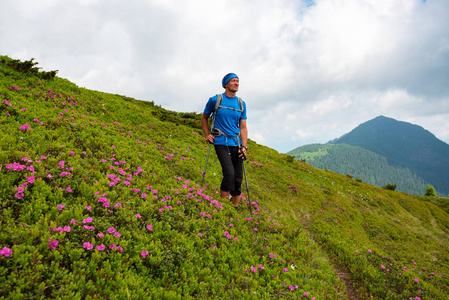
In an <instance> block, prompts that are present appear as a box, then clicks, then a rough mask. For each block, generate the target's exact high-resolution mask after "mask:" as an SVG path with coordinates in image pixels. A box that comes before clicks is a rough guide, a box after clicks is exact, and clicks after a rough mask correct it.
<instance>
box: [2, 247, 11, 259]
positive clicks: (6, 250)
mask: <svg viewBox="0 0 449 300" xmlns="http://www.w3.org/2000/svg"><path fill="white" fill-rule="evenodd" d="M11 255H12V249H10V248H8V247H3V248H2V249H1V250H0V256H6V257H9V256H11Z"/></svg>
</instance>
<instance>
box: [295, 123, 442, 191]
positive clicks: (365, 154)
mask: <svg viewBox="0 0 449 300" xmlns="http://www.w3.org/2000/svg"><path fill="white" fill-rule="evenodd" d="M333 145H334V146H335V148H333V147H334V146H333ZM336 145H339V147H336ZM342 145H348V146H346V147H345V146H342ZM352 147H358V148H360V149H357V148H352ZM314 148H317V146H316V145H315V146H314ZM318 148H322V149H326V151H327V154H328V155H319V156H317V157H316V158H315V157H314V156H313V155H312V154H310V152H312V153H313V152H314V150H313V149H312V151H311V150H310V149H311V148H310V147H308V146H303V147H299V148H296V149H294V150H292V151H290V152H289V154H291V155H294V156H296V157H298V158H302V159H305V157H308V158H309V159H308V160H307V161H308V162H309V163H310V164H312V165H313V166H316V167H320V168H323V167H324V168H327V169H329V170H333V171H335V172H338V173H340V174H351V175H354V176H356V177H359V178H361V179H362V180H364V181H367V182H369V183H371V184H374V185H377V186H383V185H385V184H388V183H390V184H396V185H397V188H398V190H402V191H405V192H408V193H414V194H424V192H425V187H426V185H427V184H430V185H432V186H434V187H435V189H436V190H437V192H438V193H439V194H442V195H447V194H448V193H449V173H448V172H447V170H448V169H449V145H448V144H446V143H444V142H442V141H441V140H439V139H437V138H436V137H435V136H434V135H433V134H432V133H430V132H429V131H427V130H425V129H424V128H422V127H420V126H418V125H414V124H410V123H407V122H401V121H397V120H394V119H392V118H387V117H384V116H379V117H377V118H375V119H373V120H370V121H368V122H365V123H363V124H361V125H359V126H358V127H356V128H355V129H354V130H352V131H351V132H349V133H347V134H345V135H343V136H342V137H340V138H338V139H335V140H333V141H330V142H329V143H327V144H326V146H324V145H323V146H320V147H318ZM342 149H345V150H344V151H343V150H342ZM362 149H363V150H365V151H363V150H362ZM355 152H356V153H358V155H357V156H355V155H354V153H355ZM376 155H377V157H378V159H380V161H379V162H378V163H374V164H373V163H372V162H373V159H372V158H373V157H376Z"/></svg>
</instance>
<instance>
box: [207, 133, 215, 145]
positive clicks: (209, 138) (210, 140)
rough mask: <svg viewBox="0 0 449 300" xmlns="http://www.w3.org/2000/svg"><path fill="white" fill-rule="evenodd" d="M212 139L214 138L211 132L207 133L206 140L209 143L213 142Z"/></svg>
mask: <svg viewBox="0 0 449 300" xmlns="http://www.w3.org/2000/svg"><path fill="white" fill-rule="evenodd" d="M214 139H215V136H214V135H212V134H208V135H207V136H206V142H209V143H211V144H213V143H214Z"/></svg>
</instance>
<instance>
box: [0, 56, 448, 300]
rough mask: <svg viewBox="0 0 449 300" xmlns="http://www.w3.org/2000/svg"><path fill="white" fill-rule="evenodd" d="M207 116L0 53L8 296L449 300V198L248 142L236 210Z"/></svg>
mask: <svg viewBox="0 0 449 300" xmlns="http://www.w3.org/2000/svg"><path fill="white" fill-rule="evenodd" d="M200 120H201V119H200V115H199V114H196V113H180V112H175V111H169V110H166V109H164V108H162V107H160V106H158V105H156V104H155V103H154V102H149V101H141V100H136V99H132V98H129V97H126V96H122V95H112V94H108V93H103V92H99V91H93V90H88V89H84V88H81V87H78V86H77V85H75V84H73V83H71V82H70V81H68V80H66V79H63V78H59V77H57V76H56V73H55V72H53V73H52V72H42V71H40V70H36V67H35V65H34V63H33V62H32V61H31V62H30V61H28V62H21V61H17V60H13V59H11V58H9V57H6V56H0V226H1V230H0V298H1V299H31V298H59V299H195V298H205V299H303V300H305V299H313V298H315V299H385V298H388V299H400V298H403V299H404V298H405V299H409V298H413V299H416V297H422V298H425V299H446V298H447V296H448V295H449V288H448V286H449V278H448V275H447V274H449V261H448V257H449V253H448V251H449V250H448V249H449V248H448V247H447V245H448V244H449V238H448V236H449V235H448V233H449V199H448V198H442V197H424V196H416V195H409V194H405V193H400V192H395V191H391V190H385V189H381V188H378V187H375V186H373V185H370V184H367V183H365V182H359V181H356V180H353V179H351V178H348V177H347V176H342V175H339V174H336V173H334V172H331V171H327V170H322V169H316V168H314V167H312V166H310V165H309V164H307V163H305V162H301V161H297V160H295V159H294V157H293V156H289V155H286V154H279V153H278V152H277V151H275V150H273V149H270V148H268V147H265V146H263V145H259V144H257V143H255V142H254V141H249V143H248V147H249V150H248V160H247V161H246V162H245V170H246V174H247V179H248V182H247V183H248V189H247V188H246V183H244V185H243V198H242V200H241V205H240V207H239V209H238V210H235V209H234V208H233V205H232V204H230V203H229V202H228V201H227V200H225V199H221V198H219V194H218V188H219V186H220V180H221V176H220V173H221V167H220V164H219V162H218V160H217V159H216V157H215V155H213V154H211V155H210V157H209V159H208V165H207V172H206V174H205V175H206V176H205V177H204V176H203V174H202V172H203V171H204V167H205V163H206V160H207V157H208V156H207V153H208V146H209V145H208V144H206V143H205V141H204V137H203V135H202V132H201V128H200ZM203 178H204V186H201V184H200V182H201V181H202V179H203ZM249 203H251V207H252V211H253V213H251V212H250V210H249Z"/></svg>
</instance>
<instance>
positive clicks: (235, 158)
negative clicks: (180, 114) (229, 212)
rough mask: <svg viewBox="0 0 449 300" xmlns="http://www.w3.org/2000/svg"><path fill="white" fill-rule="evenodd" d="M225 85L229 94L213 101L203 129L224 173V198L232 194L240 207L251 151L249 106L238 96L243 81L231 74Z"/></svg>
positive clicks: (203, 122) (204, 115) (222, 189)
mask: <svg viewBox="0 0 449 300" xmlns="http://www.w3.org/2000/svg"><path fill="white" fill-rule="evenodd" d="M221 83H222V86H223V88H224V89H225V92H224V93H223V94H219V95H215V96H213V97H211V98H209V101H208V102H207V104H206V107H205V108H204V112H203V114H202V116H201V127H202V128H203V132H204V136H205V138H206V141H207V142H209V143H212V144H214V148H215V152H216V153H217V157H218V160H219V161H220V164H221V168H222V171H223V179H222V181H221V185H220V197H221V198H228V197H229V195H231V196H232V197H231V202H232V204H234V207H236V208H237V207H238V205H239V199H240V195H241V193H242V190H241V185H242V180H243V170H242V165H243V160H244V159H246V150H247V149H248V148H247V146H246V145H247V139H248V129H247V128H246V104H245V102H244V101H243V100H242V99H240V98H238V97H237V96H236V95H235V94H236V93H237V91H238V89H239V78H238V76H237V75H236V74H234V73H229V74H227V75H226V76H225V77H223V80H222V82H221ZM220 98H221V103H220ZM217 100H218V106H217ZM216 107H217V108H216ZM211 114H214V115H213V117H212V118H213V119H212V120H213V121H212V124H213V125H212V129H211V131H209V128H208V122H207V120H208V119H209V116H211Z"/></svg>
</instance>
